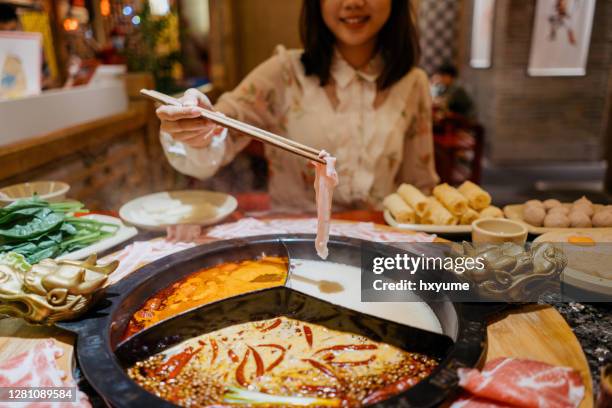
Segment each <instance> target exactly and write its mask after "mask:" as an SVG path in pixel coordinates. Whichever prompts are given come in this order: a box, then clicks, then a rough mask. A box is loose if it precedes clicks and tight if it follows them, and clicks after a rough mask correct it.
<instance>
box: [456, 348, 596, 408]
mask: <svg viewBox="0 0 612 408" xmlns="http://www.w3.org/2000/svg"><path fill="white" fill-rule="evenodd" d="M457 371H458V374H459V385H460V386H461V387H463V388H464V389H465V390H466V391H468V392H469V393H470V394H471V396H474V397H477V398H478V399H477V400H475V401H472V402H470V401H468V402H465V403H464V402H463V401H457V402H456V403H455V404H457V405H453V406H454V407H455V408H458V407H470V408H471V407H483V406H486V405H481V404H483V403H486V402H487V401H486V400H490V401H492V402H497V403H501V405H502V406H513V407H525V408H575V407H577V406H578V405H579V404H580V401H582V399H583V398H584V385H583V383H582V379H581V377H580V374H579V373H578V372H577V371H575V370H573V369H571V368H569V367H557V366H552V365H550V364H546V363H542V362H539V361H532V360H521V359H515V358H505V357H502V358H498V359H495V360H492V361H489V362H488V363H487V364H486V365H485V367H484V368H483V370H482V372H479V371H478V370H475V369H465V368H460V369H459V370H457ZM482 399H484V400H485V401H483V400H482ZM460 404H465V405H460Z"/></svg>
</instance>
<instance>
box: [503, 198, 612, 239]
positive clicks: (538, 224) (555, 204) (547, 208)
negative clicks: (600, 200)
mask: <svg viewBox="0 0 612 408" xmlns="http://www.w3.org/2000/svg"><path fill="white" fill-rule="evenodd" d="M504 214H505V215H506V217H507V218H510V219H513V220H516V221H522V222H524V223H525V224H527V229H528V230H529V233H531V234H543V233H546V232H552V231H558V230H560V229H575V228H580V229H585V228H586V229H590V228H611V227H612V205H603V204H593V203H592V202H591V200H589V199H588V198H587V197H584V196H583V197H581V198H579V199H578V200H576V201H574V202H573V203H562V202H561V201H559V200H556V199H554V198H551V199H548V200H544V201H540V200H528V201H526V202H525V203H523V204H512V205H507V206H506V207H504Z"/></svg>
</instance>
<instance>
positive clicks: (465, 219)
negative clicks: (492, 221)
mask: <svg viewBox="0 0 612 408" xmlns="http://www.w3.org/2000/svg"><path fill="white" fill-rule="evenodd" d="M479 216H480V214H478V211H475V210H472V209H471V208H468V209H467V210H466V212H464V213H463V214H462V215H461V219H460V220H459V224H461V225H470V224H471V223H473V222H474V221H475V220H476V219H477V218H478V217H479Z"/></svg>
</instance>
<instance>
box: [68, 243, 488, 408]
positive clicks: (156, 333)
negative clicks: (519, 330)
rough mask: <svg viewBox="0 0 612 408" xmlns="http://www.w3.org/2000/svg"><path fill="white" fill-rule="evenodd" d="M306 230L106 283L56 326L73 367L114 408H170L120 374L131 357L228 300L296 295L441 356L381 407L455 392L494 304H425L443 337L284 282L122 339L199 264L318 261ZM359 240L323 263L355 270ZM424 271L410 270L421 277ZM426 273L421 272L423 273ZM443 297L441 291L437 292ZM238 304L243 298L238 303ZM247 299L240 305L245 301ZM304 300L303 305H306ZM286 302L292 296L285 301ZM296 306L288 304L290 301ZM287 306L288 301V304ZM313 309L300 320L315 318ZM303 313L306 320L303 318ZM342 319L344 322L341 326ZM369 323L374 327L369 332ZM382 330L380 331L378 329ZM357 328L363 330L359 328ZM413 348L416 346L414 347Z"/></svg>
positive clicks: (434, 400) (174, 259)
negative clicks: (93, 300) (65, 335)
mask: <svg viewBox="0 0 612 408" xmlns="http://www.w3.org/2000/svg"><path fill="white" fill-rule="evenodd" d="M313 238H314V236H312V235H306V234H294V235H274V236H256V237H249V238H245V239H234V240H227V241H220V242H215V243H211V244H206V245H202V246H197V247H194V248H191V249H188V250H185V251H182V252H179V253H176V254H173V255H170V256H167V257H165V258H163V259H160V260H158V261H156V262H154V263H151V264H149V265H147V266H145V267H143V268H141V269H140V270H138V271H136V272H134V273H132V274H131V275H130V276H129V277H127V278H125V279H123V280H121V281H120V282H118V283H116V284H114V285H112V286H110V287H108V288H107V289H106V290H105V293H104V294H103V295H102V296H101V299H100V300H99V301H98V303H97V304H96V305H95V306H94V307H93V308H92V309H91V310H90V311H89V312H88V313H87V314H86V315H85V316H83V317H82V318H81V319H79V320H76V321H70V322H60V323H58V324H57V326H59V327H61V328H64V329H66V330H69V331H72V332H74V333H76V334H77V336H78V337H77V341H76V357H77V361H78V363H79V366H80V369H81V371H82V373H83V374H84V376H85V378H86V379H87V381H88V382H89V383H90V384H91V385H92V387H93V388H94V389H95V390H96V392H98V393H99V394H100V396H101V397H102V398H103V399H104V400H106V402H107V403H108V404H110V405H112V406H114V407H141V406H147V407H171V406H175V405H173V404H171V403H170V402H168V401H165V400H163V399H160V398H158V397H157V396H155V395H153V394H151V393H149V392H147V391H146V390H144V389H143V388H141V387H140V386H138V385H137V384H136V383H135V382H133V381H132V380H131V379H130V378H129V377H128V376H127V374H126V372H125V367H127V366H128V365H130V364H132V363H133V362H134V361H135V359H137V358H143V357H147V356H149V355H152V354H154V353H156V352H158V351H161V350H163V349H164V348H165V347H167V346H170V345H172V344H176V343H178V342H180V341H182V340H184V339H186V338H189V337H192V336H195V335H197V334H200V332H199V331H198V330H201V329H203V330H205V332H206V331H211V330H212V329H214V328H218V327H219V326H220V325H221V324H222V323H220V322H222V321H223V318H222V319H220V318H219V316H220V314H221V313H226V312H227V311H231V310H236V309H237V308H236V307H232V304H234V305H238V304H242V305H244V304H248V305H249V306H248V309H249V310H252V313H253V314H254V315H257V316H259V317H261V316H262V313H263V314H264V315H265V314H270V313H272V312H273V311H271V310H270V307H267V306H258V305H266V304H268V305H270V304H274V302H271V301H270V299H277V300H278V299H280V298H282V299H285V300H287V299H294V300H295V299H298V303H300V302H302V303H301V304H302V306H303V305H304V304H307V305H311V306H310V307H311V308H315V309H316V308H317V307H322V308H328V309H329V308H330V307H331V308H334V307H335V308H336V309H335V310H336V311H337V312H338V313H341V314H343V315H342V316H343V318H342V319H340V320H342V321H344V322H347V321H353V322H355V321H359V320H363V321H364V322H371V324H370V325H369V326H368V324H363V325H361V324H360V325H357V326H361V329H359V330H361V331H362V332H364V330H365V333H367V331H368V330H370V333H369V334H370V335H371V336H372V335H374V337H376V336H378V338H379V339H381V340H384V341H387V342H390V343H394V344H396V345H398V346H402V345H404V346H405V345H409V346H410V347H411V348H412V351H420V352H424V353H428V354H430V355H432V356H436V357H438V358H439V359H440V365H439V366H438V368H437V369H436V370H435V371H434V372H433V373H432V374H431V375H430V376H429V377H427V378H426V379H424V380H422V381H421V382H420V383H418V384H417V385H416V386H414V387H413V388H411V389H409V390H407V391H405V392H403V393H401V394H398V395H397V396H395V397H392V398H390V399H388V400H386V401H383V402H380V403H378V404H376V406H380V407H403V406H405V407H430V406H436V405H439V404H441V403H442V402H444V401H445V400H446V399H448V398H449V397H451V396H452V395H453V394H454V393H455V392H456V389H457V381H458V379H457V374H456V370H457V368H459V367H473V366H475V365H477V364H478V363H479V361H480V359H481V358H482V356H483V354H484V351H485V349H486V320H487V318H489V317H490V316H491V314H493V313H495V312H497V311H499V305H493V304H486V303H485V304H467V303H453V302H450V301H448V300H447V301H445V299H439V301H435V302H431V303H429V306H430V307H431V308H432V310H433V311H434V313H435V315H436V317H437V318H438V320H439V322H440V324H441V327H442V332H443V334H437V333H430V332H426V331H424V330H419V329H416V328H410V327H405V326H404V327H400V326H402V325H399V324H396V323H393V322H388V321H384V320H383V319H378V318H376V317H372V316H368V315H366V314H363V313H359V312H355V311H350V310H348V309H344V308H340V307H339V306H334V305H329V304H327V305H325V304H323V303H326V302H322V301H320V302H319V303H321V304H317V300H316V299H314V300H313V299H311V297H310V296H306V298H310V299H306V300H304V295H302V294H299V293H293V294H292V292H293V290H292V289H290V288H286V287H280V288H272V289H264V290H261V291H258V293H253V292H251V294H245V295H239V296H237V297H233V298H229V299H225V300H220V301H218V302H214V303H211V304H208V305H204V306H200V307H198V308H195V309H192V310H189V311H186V312H183V313H181V314H179V315H177V316H175V317H173V318H171V319H169V320H167V321H164V322H160V323H157V324H156V325H153V326H151V327H149V328H147V329H146V330H144V331H142V332H140V333H138V334H136V335H134V336H132V337H131V338H129V339H127V340H125V341H122V335H123V333H124V332H125V329H126V327H127V324H128V322H129V320H130V318H131V317H132V315H133V313H134V312H135V311H137V310H138V309H139V308H140V307H141V306H142V305H143V304H144V303H145V301H146V300H147V299H148V298H150V297H151V296H152V295H154V294H155V293H157V292H158V291H160V290H161V289H163V288H166V287H168V286H169V285H171V284H172V283H174V282H175V281H177V280H179V279H181V278H183V277H185V276H187V275H189V274H191V273H193V272H195V271H197V270H200V269H202V268H206V267H212V266H215V265H218V264H220V263H223V262H232V261H241V260H246V259H256V258H258V257H260V256H262V255H263V254H265V255H268V256H284V257H288V258H289V259H292V258H293V259H312V260H318V257H317V255H316V253H315V252H314V245H313ZM364 244H365V242H364V241H362V240H359V239H352V238H341V237H331V238H330V242H329V254H330V255H329V258H328V261H330V262H336V263H341V264H346V265H352V266H357V267H360V262H361V251H362V250H363V248H366V246H364ZM367 248H368V250H369V251H374V252H375V253H376V254H378V255H380V256H385V255H391V254H395V253H397V250H396V249H393V250H392V249H391V248H390V247H388V246H386V245H384V244H372V243H367ZM420 273H423V272H417V274H420ZM424 276H425V275H424ZM441 296H445V295H441ZM241 302H242V303H241ZM244 302H246V303H244ZM309 302H310V303H309ZM285 303H286V304H290V303H292V302H291V301H288V302H285ZM293 304H295V302H293ZM288 307H289V306H288ZM314 315H316V313H310V314H308V313H307V314H305V315H304V316H302V318H305V319H306V320H308V319H309V318H310V319H311V321H312V319H313V318H315V317H316V316H314ZM236 316H237V315H232V314H231V313H229V312H228V315H227V318H228V319H229V320H232V321H237V320H241V319H244V320H248V318H249V316H248V313H247V314H244V313H243V314H241V315H240V316H241V317H236ZM309 316H310V317H309ZM342 324H344V323H342ZM372 327H378V328H379V331H378V332H377V333H373V332H372V331H371V328H372ZM380 327H382V329H380ZM362 329H363V330H362ZM415 348H416V349H415Z"/></svg>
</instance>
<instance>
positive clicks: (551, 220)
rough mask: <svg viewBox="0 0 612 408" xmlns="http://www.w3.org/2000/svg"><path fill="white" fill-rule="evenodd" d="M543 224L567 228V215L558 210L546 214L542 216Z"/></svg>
mask: <svg viewBox="0 0 612 408" xmlns="http://www.w3.org/2000/svg"><path fill="white" fill-rule="evenodd" d="M544 226H545V227H550V228H567V227H569V226H570V220H569V217H568V216H567V215H565V214H561V213H559V212H556V213H553V214H547V215H546V217H544Z"/></svg>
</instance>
